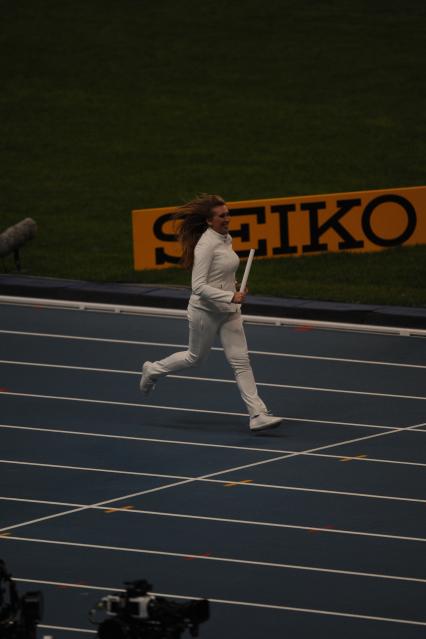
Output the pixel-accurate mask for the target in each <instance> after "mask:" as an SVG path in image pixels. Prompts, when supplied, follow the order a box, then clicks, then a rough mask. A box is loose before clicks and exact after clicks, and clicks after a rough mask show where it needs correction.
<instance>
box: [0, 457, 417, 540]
mask: <svg viewBox="0 0 426 639" xmlns="http://www.w3.org/2000/svg"><path fill="white" fill-rule="evenodd" d="M297 454H298V453H290V454H289V455H285V456H284V457H282V458H281V459H286V458H287V457H293V456H295V455H297ZM267 461H274V460H267ZM259 463H263V462H256V464H259ZM0 464H11V465H13V464H15V465H18V466H34V467H36V468H55V469H58V470H77V471H84V472H89V473H107V474H111V475H129V476H130V477H153V478H156V479H178V480H182V483H186V482H190V481H199V482H205V483H212V484H228V483H229V479H211V478H210V479H208V478H207V479H204V478H199V477H187V476H182V475H163V474H157V473H143V472H138V471H132V470H115V469H114V468H90V467H88V466H65V465H60V464H44V463H40V462H28V461H15V460H13V459H0ZM225 472H230V471H225ZM219 474H220V473H219ZM234 483H235V484H239V483H241V482H238V481H236V482H234ZM241 485H242V486H247V487H249V488H250V487H252V488H268V489H271V490H289V491H295V492H304V493H319V494H325V495H338V496H343V497H361V498H366V499H384V500H388V501H403V502H414V503H419V504H424V503H426V499H417V498H415V497H396V496H393V495H375V494H374V493H357V492H348V491H341V490H327V489H325V488H324V489H323V488H306V487H302V486H282V485H275V484H261V483H256V482H250V483H249V484H241ZM165 488H167V486H165ZM159 490H161V487H160V488H159ZM148 492H149V491H148ZM129 497H130V495H127V496H125V497H122V498H119V499H125V498H129ZM94 507H95V506H92V505H90V504H89V505H88V506H87V508H94ZM0 532H1V530H0Z"/></svg>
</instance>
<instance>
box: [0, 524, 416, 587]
mask: <svg viewBox="0 0 426 639" xmlns="http://www.w3.org/2000/svg"><path fill="white" fill-rule="evenodd" d="M3 540H5V541H25V542H28V543H36V544H48V545H52V546H68V547H72V548H91V549H93V550H112V551H115V552H128V553H135V554H141V555H154V556H159V557H176V558H182V559H187V558H191V559H200V560H202V561H214V562H219V563H229V564H237V565H243V566H257V567H261V568H279V569H286V570H299V571H306V572H316V573H327V574H334V575H350V576H352V577H367V578H370V579H385V580H389V581H403V582H411V583H420V584H426V579H423V578H421V577H407V576H404V575H387V574H384V573H374V572H366V571H357V570H343V569H338V568H320V567H318V566H307V565H303V564H287V563H283V562H274V561H255V560H252V559H237V558H236V557H222V556H213V555H194V554H192V553H183V552H169V551H166V550H151V549H148V548H132V547H128V546H124V547H123V546H110V545H102V544H84V543H78V542H75V541H62V540H59V539H35V538H33V537H14V536H12V535H11V536H7V537H6V536H5V537H3Z"/></svg>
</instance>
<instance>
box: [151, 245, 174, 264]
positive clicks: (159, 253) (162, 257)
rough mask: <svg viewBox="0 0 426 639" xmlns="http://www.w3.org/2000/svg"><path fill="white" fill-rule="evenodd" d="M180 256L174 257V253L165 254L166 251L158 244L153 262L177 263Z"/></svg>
mask: <svg viewBox="0 0 426 639" xmlns="http://www.w3.org/2000/svg"><path fill="white" fill-rule="evenodd" d="M179 262H180V257H175V256H174V255H167V253H166V251H165V250H164V249H163V247H162V246H159V247H158V248H156V249H155V263H156V264H157V265H160V264H179Z"/></svg>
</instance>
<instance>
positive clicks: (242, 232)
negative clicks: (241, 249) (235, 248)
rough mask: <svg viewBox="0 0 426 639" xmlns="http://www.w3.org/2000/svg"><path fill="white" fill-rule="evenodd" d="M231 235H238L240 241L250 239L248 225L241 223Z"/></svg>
mask: <svg viewBox="0 0 426 639" xmlns="http://www.w3.org/2000/svg"><path fill="white" fill-rule="evenodd" d="M232 237H239V238H240V239H241V241H242V242H249V241H250V225H249V224H241V226H240V228H239V229H238V231H232Z"/></svg>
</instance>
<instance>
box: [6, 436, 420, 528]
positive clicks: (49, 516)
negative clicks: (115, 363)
mask: <svg viewBox="0 0 426 639" xmlns="http://www.w3.org/2000/svg"><path fill="white" fill-rule="evenodd" d="M415 427H418V425H417V426H409V427H408V428H415ZM408 428H407V430H408ZM403 430H405V429H404V428H395V429H394V430H392V431H386V432H381V433H375V434H374V435H366V436H364V437H356V438H354V439H350V440H344V441H342V442H336V443H334V444H327V445H326V446H318V447H317V448H311V449H309V450H306V451H300V452H297V453H290V454H288V455H280V456H279V457H272V458H271V459H265V460H261V461H257V462H252V463H250V464H243V465H241V466H236V467H234V468H227V469H225V470H219V471H216V472H214V473H209V474H207V475H201V476H199V477H193V478H191V479H185V480H183V481H177V482H173V483H171V484H165V485H164V486H157V487H156V488H149V489H147V490H142V491H140V492H137V493H131V494H129V495H121V496H120V497H114V498H113V499H109V500H106V501H101V502H97V503H96V504H91V505H90V506H87V507H85V508H77V509H71V510H69V511H64V512H61V513H56V514H53V515H47V516H45V517H39V518H37V519H32V520H30V521H26V522H22V523H20V524H14V525H13V526H8V527H6V528H2V529H0V532H5V531H7V530H13V529H16V528H21V527H23V526H29V525H30V524H36V523H39V522H41V521H47V520H48V519H56V518H58V517H64V516H66V515H71V514H74V513H75V512H81V511H82V510H87V509H88V508H90V507H92V506H105V505H106V504H112V503H114V502H117V501H122V500H123V499H131V498H133V497H139V496H141V495H147V494H149V493H154V492H159V491H161V490H168V489H169V488H175V487H177V486H183V485H184V484H191V483H194V482H197V481H200V480H203V479H211V478H213V477H217V476H218V475H226V474H228V473H232V472H237V471H239V470H246V469H247V468H254V467H255V466H262V465H264V464H270V463H272V462H276V461H282V460H284V459H290V458H292V457H297V456H299V455H301V454H302V453H303V452H305V453H306V452H310V453H312V452H318V451H319V450H328V449H329V448H336V447H339V446H344V445H349V444H354V443H356V442H360V441H366V440H368V439H375V438H377V437H384V436H385V435H392V434H394V433H398V432H401V431H403Z"/></svg>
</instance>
